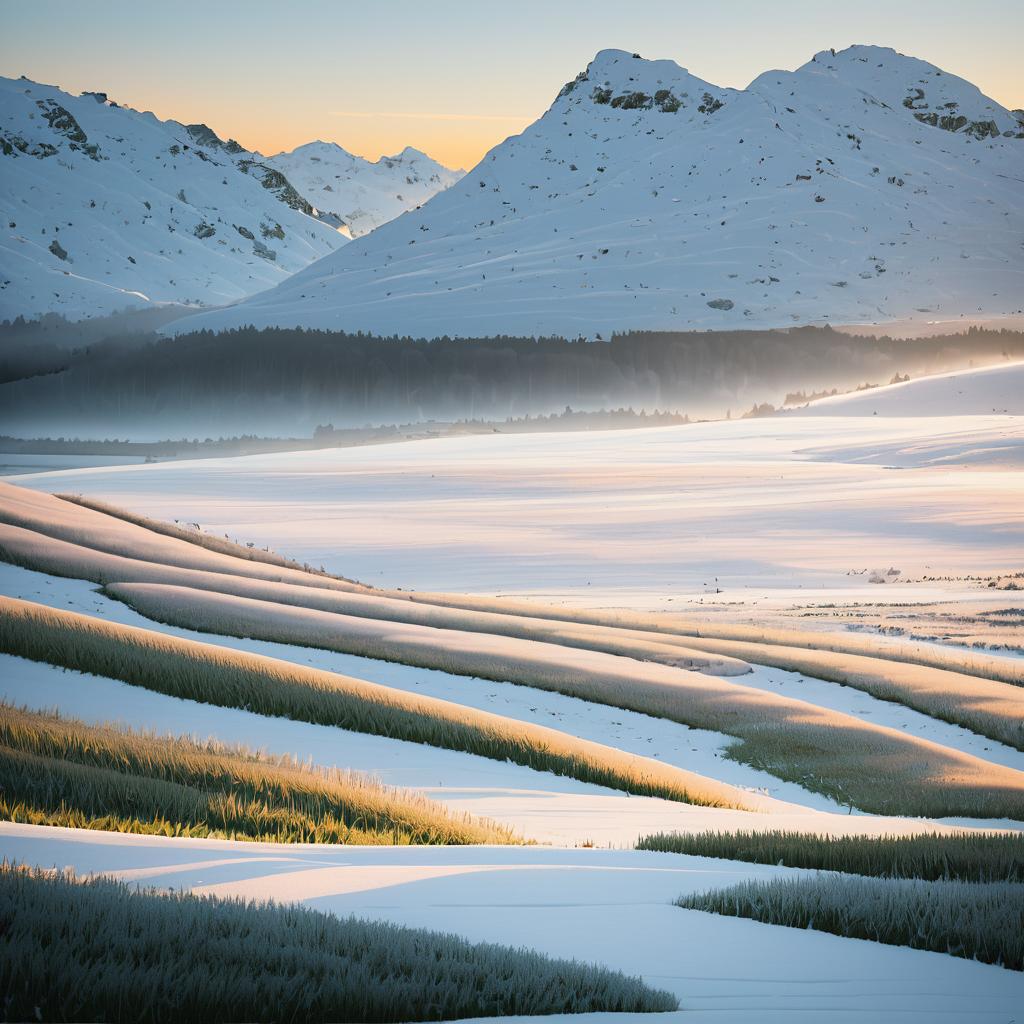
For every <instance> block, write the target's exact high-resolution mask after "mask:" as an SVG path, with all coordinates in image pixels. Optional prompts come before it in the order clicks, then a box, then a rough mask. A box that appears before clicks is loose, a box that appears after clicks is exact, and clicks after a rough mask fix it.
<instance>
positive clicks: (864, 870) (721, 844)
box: [636, 829, 1024, 882]
mask: <svg viewBox="0 0 1024 1024" xmlns="http://www.w3.org/2000/svg"><path fill="white" fill-rule="evenodd" d="M636 848H637V849H638V850H655V851H658V852H661V853H680V854H687V855H689V856H692V857H718V858H720V859H722V860H740V861H744V862H746V863H748V864H784V865H785V866H786V867H789V868H813V869H816V870H819V871H842V872H846V873H848V874H854V875H871V876H873V877H876V878H922V879H924V880H926V881H937V880H939V879H947V880H949V879H952V880H955V881H961V882H1024V834H1022V833H1020V832H1007V833H1001V834H988V833H984V832H960V833H956V834H952V835H929V834H927V833H922V834H920V835H909V836H901V835H883V836H854V835H852V836H829V835H815V834H813V833H808V832H786V831H781V830H777V829H775V830H770V831H766V832H690V833H686V832H659V833H656V834H654V835H649V836H644V837H643V838H642V839H640V840H639V841H638V842H637V844H636Z"/></svg>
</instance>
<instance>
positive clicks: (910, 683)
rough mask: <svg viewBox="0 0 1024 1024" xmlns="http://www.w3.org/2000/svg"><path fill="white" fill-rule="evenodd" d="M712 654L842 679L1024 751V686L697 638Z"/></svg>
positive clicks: (877, 661) (818, 652)
mask: <svg viewBox="0 0 1024 1024" xmlns="http://www.w3.org/2000/svg"><path fill="white" fill-rule="evenodd" d="M691 643H692V644H693V645H694V646H695V647H697V648H699V649H701V650H706V651H709V652H712V653H717V654H722V655H731V656H733V657H737V658H745V659H746V660H747V661H750V662H753V663H755V664H758V665H770V666H772V667H774V668H781V669H785V670H786V671H787V672H800V673H802V674H803V675H806V676H811V677H812V678H814V679H824V680H826V681H828V682H833V683H840V684H842V685H843V686H850V687H853V688H854V689H856V690H862V691H864V692H865V693H869V694H871V696H872V697H877V698H878V699H879V700H886V701H891V702H893V703H896V704H902V705H903V706H904V707H908V708H912V709H913V710H914V711H920V712H921V713H922V714H925V715H928V716H930V717H931V718H937V719H939V720H940V721H942V722H949V723H950V724H951V725H959V726H962V727H963V728H965V729H969V730H970V731H971V732H974V733H977V734H978V735H979V736H987V737H988V738H989V739H991V740H995V741H996V742H998V743H1005V744H1007V745H1008V746H1011V747H1014V748H1015V749H1017V750H1024V687H1021V686H1014V685H1012V684H1010V683H1004V682H1000V681H997V680H994V679H984V678H980V677H978V676H974V675H967V674H966V673H964V672H953V671H950V670H947V669H938V668H934V667H930V666H924V665H915V664H908V663H906V662H899V661H884V660H882V659H881V658H879V657H865V656H863V655H855V654H846V653H838V654H837V653H834V652H832V651H821V650H807V649H805V648H802V647H782V646H779V645H776V644H762V643H756V644H755V643H748V642H745V641H739V640H708V639H705V638H703V637H700V638H694V639H693V640H691Z"/></svg>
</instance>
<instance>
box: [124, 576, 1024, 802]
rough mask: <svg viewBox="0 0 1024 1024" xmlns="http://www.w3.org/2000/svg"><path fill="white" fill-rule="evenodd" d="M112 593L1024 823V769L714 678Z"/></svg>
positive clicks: (173, 615) (186, 617)
mask: <svg viewBox="0 0 1024 1024" xmlns="http://www.w3.org/2000/svg"><path fill="white" fill-rule="evenodd" d="M106 592H107V593H109V594H110V595H111V596H114V597H116V598H118V599H119V600H122V601H124V602H126V603H127V604H129V605H130V606H131V607H132V608H134V609H136V610H137V611H139V612H141V613H142V614H143V615H146V616H147V617H149V618H151V619H155V620H157V621H160V622H165V623H169V624H172V625H175V626H180V627H185V628H189V629H195V630H201V631H203V632H212V633H221V634H225V635H231V636H240V637H254V638H258V639H262V640H272V641H278V642H281V643H290V644H302V645H305V646H313V647H326V648H328V649H332V650H347V651H349V652H350V653H356V654H361V655H363V656H366V657H374V658H384V659H387V660H394V661H402V662H404V663H407V664H410V663H411V664H415V665H421V666H423V667H429V668H437V669H441V670H444V671H448V672H454V673H459V674H464V675H473V676H480V677H482V678H486V679H498V680H505V681H508V682H513V683H520V684H526V685H530V686H536V687H539V688H542V689H549V690H557V691H558V692H561V693H567V694H570V695H572V696H576V697H581V698H583V699H586V700H592V701H598V702H600V703H604V704H608V705H611V706H614V707H621V708H624V709H628V710H631V711H638V712H641V713H644V714H649V715H656V716H658V717H662V718H667V719H670V720H672V721H676V722H679V723H681V724H684V725H688V726H692V727H695V728H701V729H710V730H713V731H715V732H721V733H725V734H727V735H730V736H734V737H737V739H738V740H739V742H738V743H737V744H735V745H733V746H732V747H730V748H729V750H728V756H730V757H732V758H734V759H736V760H739V761H743V762H745V763H747V764H751V765H753V766H755V767H757V768H761V769H763V770H765V771H768V772H770V773H771V774H773V775H775V776H777V777H779V778H783V779H786V780H788V781H793V782H798V783H799V784H801V785H803V786H804V787H806V788H808V789H812V790H816V791H818V792H822V793H825V794H827V795H828V796H831V797H833V798H834V799H837V800H839V801H840V802H841V803H844V804H849V805H852V806H855V807H859V808H861V809H862V810H866V811H872V812H875V813H882V814H909V815H922V816H925V817H947V816H969V817H1009V818H1016V819H1018V820H1024V773H1022V772H1017V771H1014V770H1013V769H1010V768H1004V767H1002V766H998V765H993V764H990V763H988V762H986V761H982V760H981V759H979V758H976V757H973V756H971V755H969V754H964V753H961V752H959V751H954V750H951V749H949V748H947V747H942V746H939V745H938V744H935V743H931V742H929V741H926V740H921V739H918V738H916V737H913V736H909V735H906V734H904V733H901V732H898V731H897V730H894V729H887V728H884V727H881V726H876V725H873V724H871V723H867V722H863V721H861V720H859V719H856V718H854V717H852V716H850V715H844V714H841V713H839V712H835V711H830V710H828V709H825V708H821V707H818V706H816V705H814V704H809V703H806V702H804V701H799V700H793V699H791V698H787V697H783V696H781V695H779V694H775V693H771V692H768V691H763V690H756V689H753V688H750V687H744V686H740V685H738V684H735V683H730V682H727V681H725V680H720V679H716V678H714V677H710V676H705V675H699V674H697V673H692V672H684V671H681V670H672V669H668V668H666V667H665V666H660V665H640V664H638V663H634V664H632V665H630V664H629V663H628V662H627V663H623V665H622V666H621V668H620V667H618V666H617V665H616V666H611V665H609V664H607V662H603V663H602V664H601V665H600V667H594V666H593V665H591V666H590V667H589V668H588V666H587V665H586V664H580V663H578V662H577V663H571V662H567V661H566V660H565V659H562V660H556V659H553V658H552V656H551V652H550V650H549V648H550V647H551V645H543V648H544V649H543V650H540V651H535V652H533V653H532V654H530V653H529V652H526V651H524V650H523V649H522V648H521V647H519V648H517V647H515V646H514V643H515V642H513V641H509V640H505V641H504V642H503V643H499V644H493V643H490V644H488V643H486V638H485V637H482V636H481V635H479V634H461V635H459V634H455V633H453V632H452V631H447V630H425V629H424V627H416V626H404V625H403V626H399V625H397V624H392V625H389V626H387V627H386V628H383V629H382V628H381V626H380V623H378V622H374V621H368V620H359V619H354V618H350V617H346V616H341V615H333V614H329V613H324V612H317V611H312V610H309V609H301V608H293V607H284V606H281V605H276V604H273V603H271V602H265V601H253V600H249V599H246V598H237V597H233V596H230V595H225V594H217V593H211V592H198V591H193V590H189V589H186V588H180V587H171V586H164V585H160V584H113V585H110V586H108V587H107V588H106ZM519 643H523V642H521V641H520V642H519ZM556 650H557V649H556ZM592 657H593V656H592ZM608 660H609V661H615V660H616V659H608Z"/></svg>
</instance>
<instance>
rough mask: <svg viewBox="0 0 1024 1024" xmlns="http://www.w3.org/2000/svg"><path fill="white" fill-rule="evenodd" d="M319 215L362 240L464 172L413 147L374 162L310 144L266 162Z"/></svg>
mask: <svg viewBox="0 0 1024 1024" xmlns="http://www.w3.org/2000/svg"><path fill="white" fill-rule="evenodd" d="M267 162H268V163H269V164H270V165H271V166H272V167H276V168H277V169H278V170H279V171H281V172H282V173H283V174H284V175H285V176H286V177H287V178H288V180H289V181H290V182H291V183H292V184H293V185H294V186H295V187H296V188H297V189H298V190H299V192H301V193H302V194H303V195H304V196H305V197H306V198H307V199H308V200H309V201H310V202H311V203H312V204H313V205H314V206H315V207H316V208H317V210H318V211H319V213H320V215H321V216H326V217H329V218H330V217H333V223H335V224H338V225H342V224H344V225H346V226H347V227H348V229H349V231H350V232H351V234H352V237H353V238H358V237H359V236H360V235H365V234H366V233H367V232H369V231H372V230H373V229H374V228H376V227H379V226H380V225H381V224H384V223H386V222H387V221H389V220H394V218H395V217H398V216H399V215H400V214H403V213H405V211H406V210H413V209H415V208H416V207H417V206H421V205H422V204H423V203H425V202H426V201H427V200H428V199H430V197H431V196H434V195H436V194H437V193H438V192H441V191H443V190H444V189H446V188H449V187H450V186H452V185H454V184H455V182H457V181H458V180H459V179H460V178H461V177H462V176H463V175H464V174H465V173H466V172H465V171H461V170H459V171H452V170H449V169H448V168H447V167H445V166H444V165H443V164H439V163H438V162H437V161H436V160H432V159H431V158H430V157H429V156H427V155H426V153H421V152H420V151H419V150H418V149H413V148H412V146H406V148H405V149H403V150H402V152H401V153H399V154H398V155H397V156H382V157H381V158H380V159H379V160H377V161H376V162H372V161H370V160H364V159H363V158H362V157H360V156H353V155H352V154H351V153H349V152H347V151H346V150H344V149H342V148H341V146H339V145H337V143H334V142H310V143H308V144H307V145H305V146H299V148H298V149H293V150H292V151H291V152H290V153H278V154H277V156H274V157H271V158H270V159H269V160H268V161H267Z"/></svg>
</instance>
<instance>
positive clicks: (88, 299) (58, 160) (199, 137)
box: [0, 79, 347, 319]
mask: <svg viewBox="0 0 1024 1024" xmlns="http://www.w3.org/2000/svg"><path fill="white" fill-rule="evenodd" d="M312 212H313V211H312V207H311V205H310V204H309V203H308V202H307V201H306V200H305V199H304V198H303V197H302V196H301V195H300V194H299V193H298V192H297V191H296V189H295V188H294V187H293V186H292V185H291V183H290V182H289V181H288V179H287V178H286V176H285V175H284V174H282V173H281V171H280V170H278V169H277V168H274V167H271V166H269V165H268V164H267V163H266V162H265V161H264V160H263V158H262V157H260V156H259V155H258V154H253V153H247V152H246V151H245V150H244V149H243V148H242V147H241V146H240V145H239V144H238V143H237V142H234V141H230V140H229V141H227V142H224V141H222V140H221V139H220V138H218V137H217V135H216V134H215V133H214V132H213V131H212V130H211V129H209V128H208V127H206V125H202V124H198V125H181V124H178V123H177V122H175V121H160V120H158V119H157V118H156V117H154V116H153V115H152V114H143V113H138V112H137V111H134V110H130V109H129V108H127V107H121V106H118V104H116V103H112V102H111V101H109V100H108V99H107V97H106V96H105V95H104V94H103V93H85V94H84V95H82V96H79V97H75V96H70V95H68V94H67V93H64V92H61V91H60V90H59V89H56V88H54V87H52V86H47V85H37V84H36V83H34V82H30V81H28V80H27V79H19V80H17V81H14V80H11V79H0V216H2V226H3V229H4V230H3V232H2V233H0V319H7V318H11V317H14V316H16V315H19V314H21V315H24V316H27V317H34V316H38V315H40V314H43V313H47V312H57V313H62V314H64V315H65V316H67V317H69V318H72V319H75V318H80V317H85V316H95V315H100V314H105V313H110V312H114V311H117V310H119V309H124V308H126V307H128V306H144V305H147V304H149V303H156V302H177V303H197V304H205V305H217V304H222V303H225V302H231V301H235V300H237V299H241V298H244V297H245V296H247V295H251V294H253V293H255V292H258V291H261V290H263V289H266V288H270V287H272V286H273V285H276V284H279V283H280V282H281V281H283V280H284V279H285V278H287V277H288V276H289V275H290V274H292V273H294V272H295V271H297V270H299V269H301V268H302V267H305V266H307V265H308V264H309V263H311V262H312V261H313V260H316V259H318V258H319V257H321V256H325V255H327V254H328V253H331V252H333V251H334V250H336V249H337V248H339V247H340V246H341V245H343V244H345V242H347V238H345V237H344V236H343V235H341V234H339V233H338V231H336V230H335V229H334V228H333V227H331V226H330V225H328V224H324V223H321V222H320V221H318V220H316V219H315V218H314V217H313V216H312Z"/></svg>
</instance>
